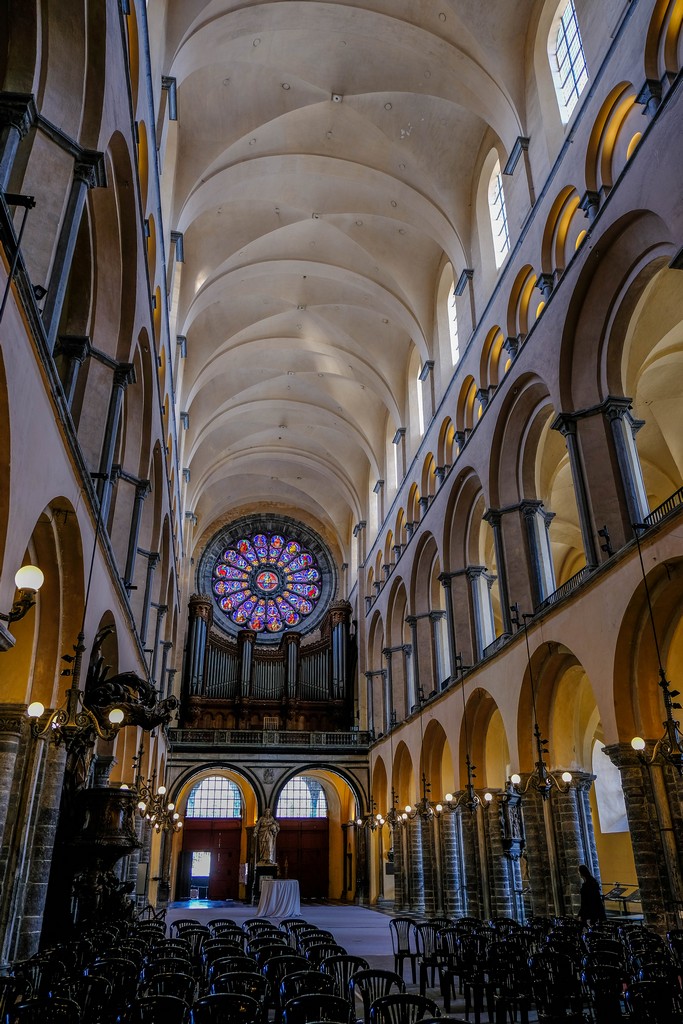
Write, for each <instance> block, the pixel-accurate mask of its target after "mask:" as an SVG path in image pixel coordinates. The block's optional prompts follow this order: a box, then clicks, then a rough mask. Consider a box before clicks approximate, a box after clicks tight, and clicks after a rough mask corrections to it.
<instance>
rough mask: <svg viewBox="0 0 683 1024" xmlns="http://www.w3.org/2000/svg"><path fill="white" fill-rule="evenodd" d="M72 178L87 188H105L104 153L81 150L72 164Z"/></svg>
mask: <svg viewBox="0 0 683 1024" xmlns="http://www.w3.org/2000/svg"><path fill="white" fill-rule="evenodd" d="M74 178H75V180H76V181H82V182H83V184H84V185H87V186H88V188H105V187H106V184H107V179H106V175H105V171H104V153H98V152H97V151H96V150H92V149H83V150H81V152H80V153H79V155H78V157H77V159H76V161H75V163H74Z"/></svg>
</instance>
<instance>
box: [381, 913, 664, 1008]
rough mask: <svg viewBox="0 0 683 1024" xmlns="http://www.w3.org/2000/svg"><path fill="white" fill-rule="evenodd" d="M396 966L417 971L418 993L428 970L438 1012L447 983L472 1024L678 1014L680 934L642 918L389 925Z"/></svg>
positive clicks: (402, 921) (398, 921) (448, 995)
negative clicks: (595, 923) (599, 922)
mask: <svg viewBox="0 0 683 1024" xmlns="http://www.w3.org/2000/svg"><path fill="white" fill-rule="evenodd" d="M390 930H391V935H392V942H393V947H394V965H395V970H396V971H397V972H400V973H401V975H402V974H403V970H404V963H405V961H406V960H408V961H409V962H410V966H411V971H412V977H413V981H415V977H416V967H417V968H418V969H419V982H420V991H421V993H424V992H425V987H426V984H427V981H428V979H429V976H430V975H431V984H432V985H434V984H435V975H438V978H439V986H440V990H441V994H442V997H443V1000H444V1007H445V1009H446V1012H447V1013H448V1012H449V1011H450V1006H451V999H452V997H453V995H454V994H455V986H456V982H457V989H458V993H459V994H460V995H463V996H464V1000H465V1014H466V1016H467V1018H468V1019H469V1016H470V1012H472V1011H473V1012H474V1018H475V1024H479V1022H480V1020H481V1015H482V1013H484V1011H486V1013H487V1016H488V1019H489V1020H493V1019H496V1020H501V1021H503V1020H505V1021H506V1020H507V1019H508V1017H509V1018H510V1019H511V1020H516V1019H517V1017H518V1015H519V1017H520V1018H521V1020H522V1021H526V1020H527V1019H528V1015H529V1012H530V1011H531V1009H532V1007H533V1008H535V1011H536V1013H537V1014H538V1019H539V1020H544V1021H549V1022H550V1021H552V1022H554V1021H562V1022H563V1024H566V1022H567V1021H583V1020H584V1019H585V1017H586V1015H588V1016H589V1019H590V1020H592V1021H595V1022H597V1024H614V1022H615V1021H618V1020H619V1019H620V1018H621V1017H624V1018H628V1019H629V1020H630V1021H632V1022H633V1024H636V1022H643V1024H680V1022H681V1021H683V992H682V979H683V933H682V932H670V933H669V934H668V936H667V939H666V941H665V940H664V939H663V938H662V937H661V936H659V935H657V934H656V933H654V932H652V931H649V930H648V929H647V928H645V927H643V926H642V925H641V924H631V925H625V924H624V923H614V924H607V925H603V926H602V927H601V928H599V929H595V930H591V931H585V930H583V929H582V927H581V925H580V924H579V923H578V922H577V921H576V920H574V919H571V918H554V919H534V920H532V921H531V922H530V923H529V925H528V926H522V925H520V924H518V923H517V922H514V921H511V920H507V919H499V920H496V921H481V920H478V919H476V918H461V919H459V920H457V921H447V920H431V921H429V922H419V921H416V920H415V919H413V918H408V917H399V918H395V919H393V920H392V921H391V923H390Z"/></svg>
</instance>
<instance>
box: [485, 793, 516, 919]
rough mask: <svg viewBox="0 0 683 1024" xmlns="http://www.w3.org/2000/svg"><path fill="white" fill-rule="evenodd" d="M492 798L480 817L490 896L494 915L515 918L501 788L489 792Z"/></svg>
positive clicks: (513, 887)
mask: <svg viewBox="0 0 683 1024" xmlns="http://www.w3.org/2000/svg"><path fill="white" fill-rule="evenodd" d="M492 792H493V800H492V801H491V802H490V803H488V804H486V803H485V804H484V806H483V808H482V809H481V811H480V812H479V813H480V816H481V820H482V823H483V827H484V832H485V836H486V849H487V852H488V876H489V886H488V889H489V896H490V901H491V914H492V915H493V916H494V917H515V916H516V915H515V902H516V901H515V892H514V889H515V885H514V872H513V871H512V870H511V868H512V862H511V860H510V859H509V857H508V856H507V852H506V850H505V845H504V836H503V830H502V828H501V813H500V799H501V796H502V794H501V793H500V791H498V792H497V791H495V790H494V791H492Z"/></svg>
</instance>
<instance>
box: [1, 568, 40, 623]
mask: <svg viewBox="0 0 683 1024" xmlns="http://www.w3.org/2000/svg"><path fill="white" fill-rule="evenodd" d="M44 582H45V577H44V576H43V574H42V572H41V571H40V569H39V568H38V566H37V565H22V567H21V569H19V571H18V572H17V574H16V575H15V577H14V583H15V585H16V588H17V590H18V591H19V596H18V597H17V599H16V601H15V602H14V604H13V605H12V607H11V609H10V610H9V611H8V612H7V613H3V612H0V619H2V620H3V621H4V622H18V621H19V619H23V617H24V615H26V612H27V611H28V610H29V609H30V608H33V606H34V604H35V603H36V602H35V596H36V594H37V593H38V591H39V590H40V588H41V587H42V585H43V583H44Z"/></svg>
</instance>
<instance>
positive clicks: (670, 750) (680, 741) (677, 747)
mask: <svg viewBox="0 0 683 1024" xmlns="http://www.w3.org/2000/svg"><path fill="white" fill-rule="evenodd" d="M644 529H646V526H645V524H642V523H636V524H635V525H634V526H633V533H634V535H635V538H636V546H637V548H638V559H639V562H640V572H641V574H642V577H643V585H644V587H645V597H646V599H647V610H648V615H649V618H650V627H651V629H652V639H653V640H654V645H655V652H656V655H657V664H658V666H659V688H660V689H661V691H662V699H663V701H664V713H665V718H664V722H663V723H662V724H663V725H664V735H663V736H661V737H660V739H658V740H657V742H656V743H655V745H654V748H653V750H652V754H651V756H650V757H647V755H645V754H644V753H643V751H644V750H645V740H644V739H643V738H642V736H634V737H633V739H632V740H631V746H632V747H633V749H634V750H635V751H637V752H638V756H639V757H640V759H641V761H642V762H643V763H644V764H646V765H648V767H649V766H650V765H651V764H653V763H655V762H657V761H658V760H659V759H663V760H664V761H667V762H668V763H669V764H670V765H672V766H673V767H674V768H675V769H676V771H677V772H678V774H679V775H683V736H682V735H681V728H680V721H679V720H678V719H676V718H674V715H673V713H674V711H680V710H681V705H680V704H679V703H678V702H677V701H676V697H680V692H679V691H678V690H672V689H671V683H670V682H669V680H668V679H667V676H666V669H665V668H664V665H663V664H662V653H661V648H660V646H659V637H658V635H657V627H656V626H655V616H654V612H653V610H652V598H651V596H650V586H649V584H648V582H647V575H646V573H645V564H644V563H643V552H642V549H641V546H640V536H639V534H638V531H639V530H644Z"/></svg>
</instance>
